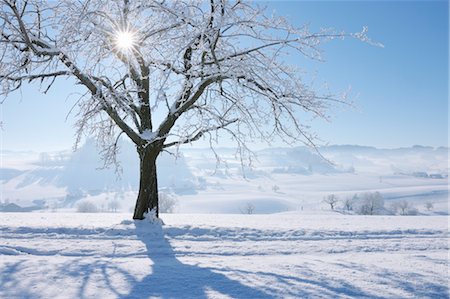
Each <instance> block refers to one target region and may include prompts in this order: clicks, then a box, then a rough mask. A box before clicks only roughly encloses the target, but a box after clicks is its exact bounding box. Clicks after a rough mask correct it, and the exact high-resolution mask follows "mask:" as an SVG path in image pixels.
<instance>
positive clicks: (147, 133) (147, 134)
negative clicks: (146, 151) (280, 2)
mask: <svg viewBox="0 0 450 299" xmlns="http://www.w3.org/2000/svg"><path fill="white" fill-rule="evenodd" d="M139 136H141V138H142V139H144V140H147V141H153V140H154V139H155V138H156V137H158V132H157V131H156V132H152V131H151V130H145V131H144V132H142V133H141V134H139Z"/></svg>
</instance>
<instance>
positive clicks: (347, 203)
mask: <svg viewBox="0 0 450 299" xmlns="http://www.w3.org/2000/svg"><path fill="white" fill-rule="evenodd" d="M356 200H357V196H356V194H355V195H354V196H353V197H346V198H345V199H344V200H343V201H342V204H343V207H344V209H345V210H346V211H347V212H350V211H351V210H353V205H354V204H355V201H356Z"/></svg>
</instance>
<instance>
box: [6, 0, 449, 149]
mask: <svg viewBox="0 0 450 299" xmlns="http://www.w3.org/2000/svg"><path fill="white" fill-rule="evenodd" d="M258 3H259V4H261V5H267V6H268V8H269V10H275V11H276V13H277V14H278V15H283V16H285V17H286V18H287V19H288V20H290V21H291V22H292V23H294V24H297V25H301V24H304V23H309V24H310V26H311V28H312V29H319V28H321V27H323V28H329V27H334V28H336V29H338V30H345V31H347V32H357V31H360V30H361V29H362V27H363V26H368V27H369V36H370V37H371V38H372V39H373V40H375V41H378V42H381V43H383V44H384V46H385V47H384V48H379V47H374V46H370V45H368V44H365V43H362V42H358V41H355V40H345V41H340V40H339V41H332V42H329V43H327V44H326V45H325V46H324V50H325V54H324V58H325V60H326V61H325V62H320V63H319V62H305V61H304V60H301V61H293V63H296V64H298V65H299V66H300V67H301V68H303V69H305V70H306V71H308V72H310V73H311V74H315V75H316V77H317V78H318V80H319V81H323V82H327V83H328V84H329V86H330V88H331V89H332V90H334V91H342V90H346V89H347V88H348V87H349V86H351V90H352V94H353V95H354V96H355V97H354V98H353V99H354V101H355V106H356V107H355V108H346V109H339V110H337V111H334V112H332V122H331V123H326V122H324V121H314V122H313V123H312V125H313V129H314V131H316V132H317V133H318V135H319V136H320V137H321V139H322V140H323V141H325V142H328V143H330V144H359V145H369V146H376V147H388V148H392V147H404V146H411V145H415V144H421V145H430V146H447V139H448V114H449V108H448V83H449V78H448V50H449V49H448V42H449V41H448V35H449V32H448V26H449V24H448V14H449V8H448V1H432V0H430V1H348V2H344V1H328V2H325V1H272V2H262V1H259V2H258ZM36 90H37V88H36V87H35V86H31V87H27V88H24V89H23V91H22V93H21V94H20V93H16V94H14V95H11V96H10V98H8V99H7V101H6V102H5V103H4V104H3V105H0V109H1V115H2V116H1V120H2V121H3V122H4V128H3V131H2V136H1V138H2V148H3V149H12V150H36V151H47V150H59V149H67V148H70V147H71V146H72V144H73V140H74V130H73V129H72V124H73V122H74V119H73V118H72V117H70V118H69V119H68V120H67V121H66V116H67V113H68V111H69V110H70V108H71V106H72V105H73V102H74V100H75V97H69V98H68V95H69V94H70V93H72V92H77V91H79V90H80V88H79V87H74V84H73V81H72V80H62V81H59V83H58V84H57V85H56V86H55V88H54V89H53V90H52V91H51V92H49V93H48V94H47V95H42V94H39V93H37V92H36ZM224 145H226V144H224Z"/></svg>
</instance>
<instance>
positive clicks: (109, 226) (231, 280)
mask: <svg viewBox="0 0 450 299" xmlns="http://www.w3.org/2000/svg"><path fill="white" fill-rule="evenodd" d="M0 217H1V221H0V232H1V233H0V285H1V287H0V298H8V299H9V298H149V297H159V298H273V297H279V298H294V297H295V298H348V297H353V298H354V297H358V298H361V297H370V298H447V297H448V290H449V289H448V282H449V274H448V267H449V262H448V249H449V244H448V240H449V239H448V237H449V235H448V217H447V216H415V217H409V216H404V217H400V216H344V215H337V214H328V215H326V214H324V215H305V214H301V213H299V212H289V213H279V214H271V215H230V214H228V215H201V214H196V215H187V214H171V215H170V214H164V215H162V218H163V220H164V222H165V225H164V226H162V227H161V226H158V225H155V224H151V223H149V222H145V221H138V222H134V221H132V220H130V218H131V215H130V214H112V213H108V214H80V213H72V214H70V213H67V214H65V213H2V214H0Z"/></svg>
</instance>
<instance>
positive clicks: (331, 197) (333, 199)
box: [323, 194, 339, 210]
mask: <svg viewBox="0 0 450 299" xmlns="http://www.w3.org/2000/svg"><path fill="white" fill-rule="evenodd" d="M323 201H324V202H325V203H327V204H329V205H330V209H332V210H334V207H335V206H336V204H337V203H338V201H339V199H338V197H337V196H336V195H334V194H330V195H328V196H327V197H325V198H324V200H323Z"/></svg>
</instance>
